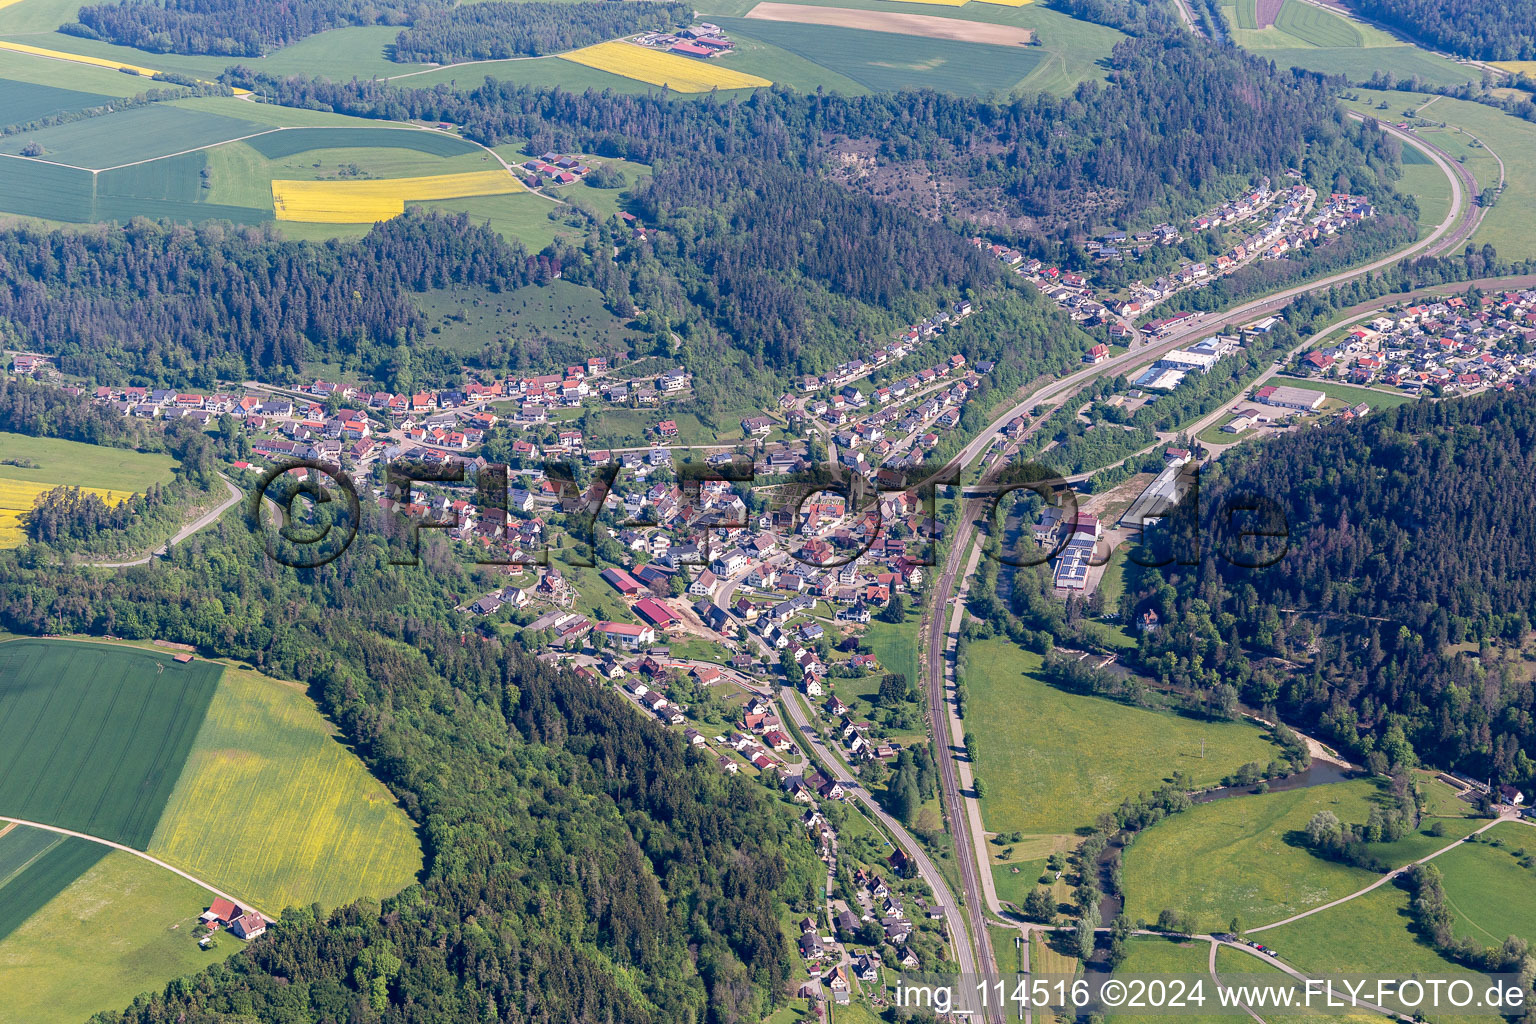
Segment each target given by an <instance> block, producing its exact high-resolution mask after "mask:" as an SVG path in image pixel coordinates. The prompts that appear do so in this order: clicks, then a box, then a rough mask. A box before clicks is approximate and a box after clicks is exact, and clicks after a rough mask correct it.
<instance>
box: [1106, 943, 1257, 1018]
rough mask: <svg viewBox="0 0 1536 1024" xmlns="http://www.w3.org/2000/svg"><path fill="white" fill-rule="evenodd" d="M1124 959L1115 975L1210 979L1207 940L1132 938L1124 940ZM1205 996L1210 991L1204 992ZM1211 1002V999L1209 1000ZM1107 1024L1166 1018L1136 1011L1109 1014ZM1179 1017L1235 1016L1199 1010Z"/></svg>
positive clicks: (1191, 979)
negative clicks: (1125, 951)
mask: <svg viewBox="0 0 1536 1024" xmlns="http://www.w3.org/2000/svg"><path fill="white" fill-rule="evenodd" d="M1126 950H1127V953H1126V957H1125V961H1124V962H1123V963H1122V964H1121V965H1120V966H1119V967H1118V968H1116V969H1115V977H1117V978H1135V977H1143V978H1163V979H1170V978H1182V979H1185V980H1186V981H1189V982H1193V980H1194V979H1195V978H1197V977H1200V978H1205V979H1207V980H1209V978H1210V950H1211V945H1210V943H1209V942H1200V941H1196V940H1193V939H1159V938H1151V937H1134V938H1131V939H1130V940H1129V941H1127V943H1126ZM1207 995H1209V993H1208V992H1207ZM1212 1002H1214V999H1213V1000H1212ZM1104 1019H1105V1020H1106V1021H1107V1022H1109V1024H1149V1022H1156V1021H1166V1020H1167V1018H1166V1017H1163V1016H1160V1015H1147V1014H1136V1013H1111V1014H1109V1015H1107V1016H1106V1017H1105V1018H1104ZM1179 1020H1181V1021H1192V1022H1195V1024H1233V1021H1235V1020H1236V1018H1234V1017H1227V1016H1223V1015H1222V1014H1220V1013H1211V1014H1202V1013H1199V1012H1198V1011H1195V1012H1188V1013H1180V1014H1179Z"/></svg>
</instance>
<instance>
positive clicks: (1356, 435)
mask: <svg viewBox="0 0 1536 1024" xmlns="http://www.w3.org/2000/svg"><path fill="white" fill-rule="evenodd" d="M1533 459H1536V395H1532V393H1531V392H1529V391H1519V392H1514V393H1511V394H1507V395H1494V394H1489V395H1485V396H1479V397H1471V398H1461V399H1454V400H1448V401H1443V402H1418V403H1410V404H1408V405H1404V406H1401V407H1399V408H1397V409H1393V410H1387V411H1383V412H1379V413H1376V414H1374V415H1371V416H1369V417H1366V418H1364V419H1361V420H1356V421H1353V422H1342V421H1337V420H1335V421H1333V422H1331V423H1329V424H1326V425H1323V426H1320V427H1317V428H1314V429H1307V430H1302V431H1299V432H1293V433H1289V434H1286V435H1284V436H1283V437H1278V438H1275V439H1274V440H1272V441H1269V442H1266V443H1264V444H1262V445H1257V446H1254V447H1253V448H1251V449H1248V450H1241V451H1237V452H1234V453H1232V454H1230V455H1228V456H1227V457H1226V458H1224V459H1222V460H1221V461H1220V462H1219V463H1217V464H1215V465H1214V466H1213V467H1212V468H1211V469H1210V470H1209V471H1207V472H1206V473H1205V474H1204V475H1203V476H1202V479H1201V481H1200V488H1199V494H1198V499H1196V498H1190V499H1186V501H1185V502H1184V504H1183V505H1182V506H1181V510H1180V513H1179V514H1176V515H1175V516H1173V517H1171V519H1170V520H1168V522H1169V523H1170V524H1171V526H1170V527H1169V529H1167V530H1165V531H1160V532H1157V533H1154V535H1153V536H1154V538H1155V543H1153V544H1152V545H1151V548H1150V550H1149V551H1148V552H1146V553H1145V556H1144V558H1143V561H1144V562H1146V563H1147V564H1148V565H1149V566H1152V565H1156V566H1159V567H1158V568H1144V569H1141V570H1140V571H1139V572H1133V576H1135V577H1136V585H1135V586H1133V587H1132V588H1131V592H1130V593H1129V594H1128V595H1127V606H1128V608H1129V609H1134V610H1136V612H1137V613H1138V614H1139V612H1140V611H1141V610H1144V609H1146V608H1151V609H1153V610H1155V611H1156V612H1157V613H1158V615H1159V616H1160V618H1161V619H1162V626H1161V627H1160V628H1159V629H1158V630H1157V632H1156V633H1155V634H1151V635H1149V636H1148V637H1147V638H1146V639H1145V640H1144V641H1143V647H1142V651H1141V658H1142V662H1143V666H1144V668H1146V669H1147V670H1148V671H1149V672H1150V673H1151V674H1153V675H1154V676H1156V677H1159V678H1161V679H1162V680H1164V681H1165V682H1169V683H1172V684H1174V685H1177V686H1181V687H1192V688H1195V689H1199V690H1204V691H1214V690H1217V689H1220V688H1231V689H1232V690H1233V691H1235V695H1236V696H1237V697H1238V698H1240V699H1242V700H1243V701H1245V702H1246V703H1248V704H1249V705H1250V706H1253V707H1266V706H1274V707H1276V708H1278V709H1279V711H1280V713H1281V714H1282V715H1283V716H1284V717H1285V718H1286V720H1287V721H1291V722H1295V723H1296V724H1298V725H1299V726H1303V727H1308V728H1313V729H1317V730H1319V731H1320V732H1321V733H1322V734H1323V735H1324V736H1326V737H1328V738H1330V739H1331V740H1333V741H1336V742H1338V743H1340V744H1342V745H1343V746H1344V747H1345V748H1346V749H1347V750H1349V751H1350V752H1351V753H1353V754H1354V755H1356V756H1357V757H1359V758H1361V759H1362V760H1364V761H1365V762H1366V763H1367V764H1369V765H1371V766H1373V767H1381V766H1387V767H1407V766H1413V765H1415V764H1418V763H1420V762H1421V761H1422V762H1424V763H1430V764H1435V765H1441V766H1445V765H1450V766H1455V767H1458V768H1460V769H1462V770H1464V771H1467V772H1470V773H1472V774H1474V775H1476V776H1478V777H1486V776H1492V777H1493V778H1494V779H1496V780H1498V779H1502V780H1506V781H1515V780H1525V779H1529V778H1530V777H1531V775H1532V773H1533V770H1536V764H1533V757H1536V722H1533V720H1532V718H1531V715H1530V712H1529V709H1530V707H1531V705H1532V702H1533V699H1536V694H1533V691H1532V681H1531V678H1530V674H1529V672H1527V671H1526V669H1525V658H1524V653H1525V650H1526V647H1525V645H1526V644H1527V643H1528V642H1529V635H1530V631H1531V627H1532V622H1533V621H1536V573H1533V572H1532V571H1531V566H1532V565H1533V564H1536V520H1533V519H1532V518H1531V516H1530V515H1529V514H1527V512H1526V510H1527V509H1528V508H1530V507H1531V505H1532V503H1533V502H1536V469H1533V466H1532V464H1531V463H1532V460H1533ZM1196 507H1198V515H1196V513H1195V509H1196ZM1197 531H1198V533H1197ZM1277 558H1278V561H1276V559H1277ZM1184 563H1193V564H1184ZM1271 563H1273V564H1271ZM1255 566H1264V567H1262V568H1259V567H1255Z"/></svg>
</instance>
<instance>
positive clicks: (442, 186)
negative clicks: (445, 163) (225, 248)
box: [272, 170, 523, 224]
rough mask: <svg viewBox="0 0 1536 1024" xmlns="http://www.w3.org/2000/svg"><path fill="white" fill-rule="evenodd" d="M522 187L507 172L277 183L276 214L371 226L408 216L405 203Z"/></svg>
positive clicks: (274, 184) (274, 190)
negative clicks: (401, 215)
mask: <svg viewBox="0 0 1536 1024" xmlns="http://www.w3.org/2000/svg"><path fill="white" fill-rule="evenodd" d="M522 190H523V186H522V184H521V183H520V182H519V181H518V180H517V179H516V178H514V177H513V176H512V175H511V174H510V173H508V172H507V171H505V170H500V171H466V172H464V173H462V174H430V175H426V176H423V177H416V178H372V179H363V180H359V181H293V180H288V179H282V178H278V179H274V180H273V182H272V210H273V212H274V213H275V214H276V215H277V219H278V220H297V221H307V222H309V223H311V224H372V223H373V222H374V221H376V220H388V219H389V218H391V217H397V216H399V215H400V214H402V213H404V212H405V204H406V203H407V202H426V201H427V200H431V199H458V198H461V197H463V196H499V195H505V194H507V193H510V192H521V191H522Z"/></svg>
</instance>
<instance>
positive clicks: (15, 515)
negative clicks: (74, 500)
mask: <svg viewBox="0 0 1536 1024" xmlns="http://www.w3.org/2000/svg"><path fill="white" fill-rule="evenodd" d="M58 486H60V485H59V484H50V483H37V482H35V481H32V480H12V479H10V478H8V477H3V476H0V548H14V547H16V546H18V545H19V544H20V543H21V542H22V541H23V540H25V539H26V538H25V535H24V534H23V533H22V530H21V514H22V513H23V512H30V511H32V505H33V504H34V503H35V502H36V501H37V496H38V495H39V494H45V493H47V492H48V491H51V490H53V489H54V488H55V487H58ZM80 489H81V490H82V491H88V492H90V493H91V494H95V495H97V496H98V497H100V498H101V500H102V501H105V502H106V503H107V504H108V505H116V504H118V503H119V502H121V501H125V500H127V499H128V498H129V497H131V494H130V492H128V491H109V490H107V489H106V488H105V487H82V488H80Z"/></svg>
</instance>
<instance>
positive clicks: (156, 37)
mask: <svg viewBox="0 0 1536 1024" xmlns="http://www.w3.org/2000/svg"><path fill="white" fill-rule="evenodd" d="M444 2H445V0H304V2H303V3H293V2H291V0H118V2H117V3H115V4H92V5H89V6H86V7H82V8H80V11H79V13H78V14H76V15H75V17H76V18H78V19H79V20H77V21H72V22H70V23H69V24H67V25H61V26H59V30H60V31H61V32H68V33H69V34H71V35H77V36H84V37H86V38H87V39H102V40H105V41H106V42H109V43H117V44H118V45H120V46H134V47H137V48H138V49H140V50H151V51H153V52H155V53H207V54H216V55H219V56H225V57H260V56H261V55H262V54H264V53H266V52H268V51H269V50H275V49H278V48H280V47H283V46H287V45H289V44H290V43H296V42H298V41H299V40H300V39H303V38H305V37H306V36H312V35H314V34H315V33H316V32H324V31H326V30H328V29H333V28H345V27H346V26H348V25H402V24H407V23H409V22H410V21H411V20H413V18H414V17H416V15H417V14H418V13H419V12H420V11H422V10H424V9H427V8H430V7H434V6H440V5H442V4H443V3H444Z"/></svg>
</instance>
